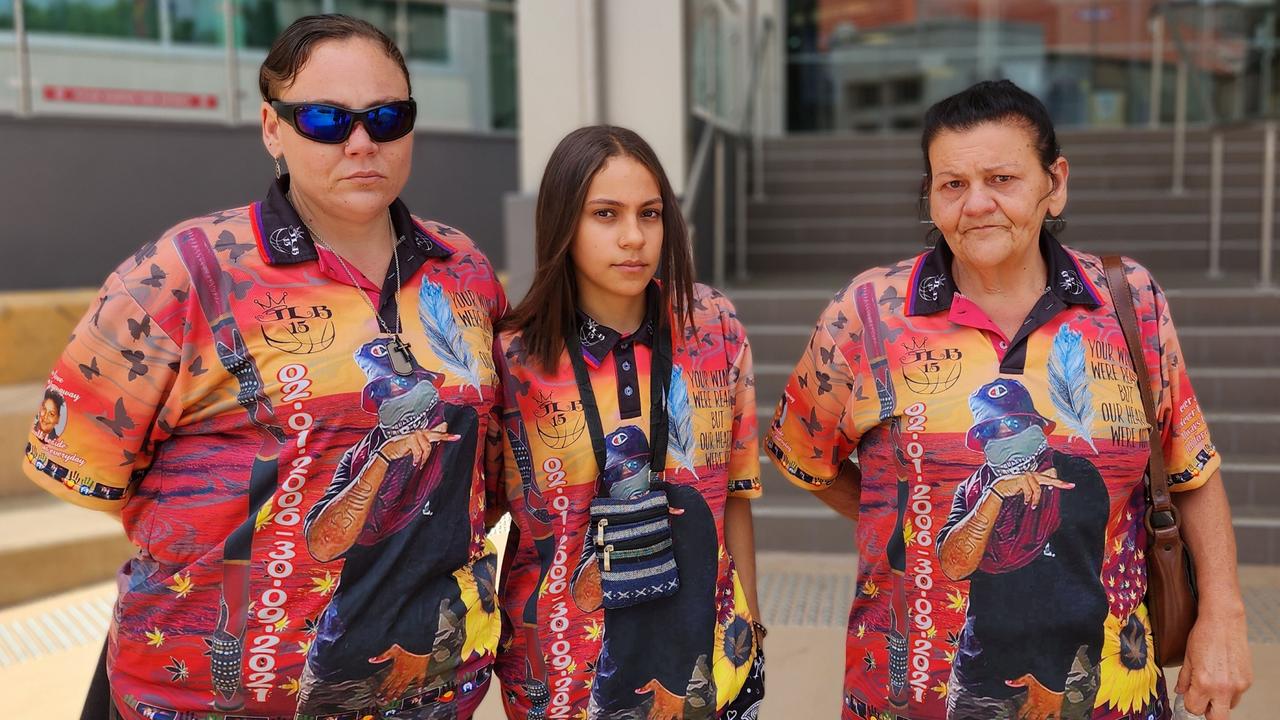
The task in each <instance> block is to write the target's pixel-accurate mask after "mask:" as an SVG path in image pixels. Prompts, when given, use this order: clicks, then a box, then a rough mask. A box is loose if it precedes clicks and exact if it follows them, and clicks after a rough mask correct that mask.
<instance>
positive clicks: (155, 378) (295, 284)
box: [25, 176, 506, 720]
mask: <svg viewBox="0 0 1280 720" xmlns="http://www.w3.org/2000/svg"><path fill="white" fill-rule="evenodd" d="M287 188H288V176H286V177H285V178H284V179H283V180H281V181H279V182H277V183H276V184H275V185H273V186H272V188H271V190H270V192H269V194H268V195H267V197H266V198H265V199H264V200H263V201H262V202H256V203H253V204H252V205H249V206H247V207H242V208H237V209H233V210H227V211H222V212H216V213H213V214H210V215H207V216H203V217H199V218H195V219H193V220H190V221H187V222H184V223H182V224H180V225H177V226H176V227H174V228H173V229H172V230H170V231H168V232H166V233H165V235H164V236H163V237H162V238H161V239H160V240H159V241H157V242H153V243H149V244H147V245H145V246H143V247H142V248H141V249H140V250H138V251H137V252H136V253H134V255H133V256H132V257H130V258H128V259H127V260H125V262H123V263H122V264H121V265H120V266H119V267H118V268H117V269H116V270H115V272H113V273H112V274H111V275H110V277H108V278H107V281H106V283H105V284H104V285H103V286H102V290H101V292H100V293H99V296H98V298H97V300H96V301H95V302H94V303H93V304H92V307H91V308H90V310H89V312H88V313H87V314H86V315H85V317H84V318H83V319H82V320H81V321H80V323H79V325H78V326H77V327H76V330H75V333H74V335H73V336H72V339H71V341H70V343H69V345H68V346H67V348H66V350H65V351H64V352H63V354H62V356H61V358H60V359H59V361H58V362H57V364H56V365H55V367H54V369H53V372H52V373H51V375H50V378H49V381H48V384H47V391H46V396H45V397H46V398H48V397H51V396H52V397H56V398H58V401H57V402H55V403H53V404H60V406H61V408H62V410H61V413H62V415H61V417H60V418H59V419H58V420H57V421H56V422H55V423H54V425H55V427H56V428H57V431H56V432H55V433H49V432H44V431H42V430H41V425H40V422H39V421H37V424H36V426H35V427H34V428H33V430H32V433H31V436H30V438H29V441H28V445H27V450H26V465H25V469H26V472H27V474H28V475H29V476H30V477H31V478H32V479H33V480H34V481H35V482H36V483H37V484H39V485H40V486H41V487H43V488H45V489H46V490H48V491H50V492H52V493H53V494H55V495H57V496H59V497H62V498H64V499H66V500H69V501H71V502H74V503H77V504H81V505H84V506H86V507H90V508H93V509H98V510H108V511H112V512H117V513H121V517H122V520H123V523H124V529H125V532H126V534H127V535H128V537H129V539H130V540H131V541H132V542H133V543H134V545H136V546H137V555H136V556H135V557H134V558H133V559H132V560H130V561H129V562H128V563H127V564H126V565H125V566H124V567H123V568H122V569H121V571H120V575H119V585H120V597H119V599H118V601H117V604H116V609H115V613H114V620H113V623H112V626H111V632H110V647H109V666H110V675H111V686H112V692H113V695H114V697H115V702H116V704H117V705H118V706H119V708H120V710H121V712H122V714H123V715H124V717H126V718H130V719H131V720H132V719H136V718H142V717H159V718H169V717H176V713H183V714H182V715H181V716H182V717H194V716H196V715H198V716H199V717H202V718H204V717H210V718H222V717H236V718H239V717H252V718H278V717H294V714H295V713H298V714H299V715H300V716H302V717H309V716H319V715H325V716H328V715H333V716H336V717H343V718H346V717H364V716H365V715H369V714H377V715H378V716H381V717H401V716H402V715H401V714H399V713H404V714H406V715H407V714H408V713H409V711H410V710H412V709H414V708H417V707H419V706H422V705H424V704H426V703H430V702H448V701H451V700H455V699H458V698H461V697H462V696H464V695H466V694H467V693H468V692H472V691H474V690H476V689H479V688H482V687H483V685H484V681H485V680H486V679H487V678H488V667H489V665H490V664H491V662H492V659H493V655H494V652H495V650H496V647H497V640H498V631H499V623H498V619H497V618H498V615H497V607H496V598H495V591H494V584H495V576H496V567H495V556H494V552H493V548H492V546H491V544H490V543H488V541H487V540H486V536H485V526H484V514H485V507H484V501H485V497H484V484H483V475H482V467H483V460H482V457H483V445H484V443H483V438H484V437H485V433H486V432H487V429H488V426H489V423H490V422H491V420H490V415H491V412H492V410H493V407H494V402H495V397H496V387H497V385H496V374H495V369H494V367H493V362H492V357H491V348H492V340H493V334H492V326H493V322H494V321H495V320H496V319H497V318H498V317H499V316H500V315H501V314H502V313H503V312H504V311H505V309H506V300H505V297H504V295H503V292H502V289H501V286H500V285H499V282H498V280H497V278H496V276H495V274H494V271H493V269H492V267H491V266H490V265H489V263H488V261H487V260H486V259H485V257H484V255H483V254H482V253H481V252H480V251H479V250H478V249H477V248H476V246H475V244H474V243H473V242H472V241H471V240H470V239H469V238H468V237H467V236H466V235H464V234H462V233H461V232H459V231H457V230H455V229H453V228H450V227H448V226H446V225H443V224H441V223H436V222H430V221H423V220H419V219H417V218H415V217H413V216H411V215H410V214H409V211H408V209H407V208H406V207H405V205H404V204H403V203H402V202H400V201H399V200H397V201H395V202H394V203H393V204H392V205H391V206H390V208H389V211H390V214H391V220H392V225H393V228H394V233H395V236H396V238H397V240H396V242H397V244H396V259H397V262H398V263H399V267H398V270H399V275H400V278H401V284H402V288H401V290H400V292H399V295H398V296H397V295H396V292H395V288H396V280H395V269H394V268H389V269H388V274H387V277H386V278H384V279H382V283H381V285H382V291H381V292H379V290H378V285H376V284H374V283H372V282H370V281H369V280H368V279H366V278H364V277H363V276H362V275H359V273H358V271H353V272H354V273H355V275H356V282H357V284H358V285H359V287H355V286H353V285H352V280H351V279H350V276H349V275H348V274H347V272H346V271H344V269H343V268H342V266H341V264H340V263H339V261H338V258H337V257H336V256H334V255H333V254H331V253H329V252H328V251H327V250H324V249H321V248H318V247H317V245H316V244H315V243H314V242H313V240H312V238H311V236H310V234H309V232H308V230H307V228H306V226H305V225H304V224H303V223H302V222H301V220H300V219H299V217H298V215H297V213H296V212H295V211H294V209H293V207H292V206H291V204H290V203H289V201H288V199H287V197H286V194H285V193H286V191H287ZM360 293H366V294H367V297H368V298H369V300H370V301H371V302H372V303H373V304H374V305H375V306H376V307H378V308H379V311H380V313H379V314H380V315H381V317H382V319H383V322H385V323H386V324H387V327H388V328H391V329H395V325H396V322H397V320H396V318H397V312H396V308H397V307H398V309H399V313H398V316H399V322H400V323H401V324H402V332H401V337H402V338H403V339H404V340H405V341H406V342H407V343H408V344H409V346H410V352H411V354H412V356H413V361H412V367H411V368H408V369H407V372H405V373H400V372H397V370H396V366H395V364H394V363H393V362H392V360H393V358H392V357H391V354H392V352H393V348H392V346H391V344H390V341H389V337H388V335H387V334H385V333H384V332H383V331H382V330H381V329H380V328H379V326H378V323H377V321H376V320H375V317H374V314H373V311H372V310H371V308H370V307H369V306H368V304H366V302H365V299H363V298H361V297H360V295H359V294H360ZM44 424H45V426H48V425H49V424H50V423H49V422H48V421H46V422H45V423H44ZM441 424H443V425H445V426H447V428H448V432H450V433H455V434H458V435H460V439H458V440H456V441H454V442H447V443H439V444H437V445H436V446H435V447H434V449H433V450H432V452H431V454H430V456H429V457H427V458H425V459H423V460H422V461H421V462H419V463H417V464H415V463H414V461H413V459H412V457H411V456H405V457H392V456H394V455H395V450H394V447H393V445H392V444H391V443H394V442H395V441H396V440H397V439H400V438H402V437H403V436H404V435H405V434H406V433H410V432H414V431H416V430H422V429H426V428H433V427H437V426H439V425H441ZM379 451H383V456H385V457H388V458H390V459H388V460H387V461H386V462H385V465H384V464H383V462H384V461H383V460H382V459H380V458H381V457H383V456H379V455H377V453H378V452H379ZM376 479H380V484H379V485H378V487H377V488H376V489H372V490H370V488H369V487H368V486H363V485H362V488H363V489H361V490H359V491H355V490H351V488H352V487H353V486H354V485H355V484H356V481H357V480H360V482H361V483H364V482H365V481H366V480H367V481H368V482H371V483H372V482H374V480H376ZM375 484H377V483H375ZM360 493H364V495H363V496H362V497H361V498H360V502H357V503H354V504H352V503H351V502H350V501H352V500H353V498H352V495H353V494H360ZM357 506H358V507H357ZM395 648H399V650H402V651H404V652H405V653H408V654H409V655H412V656H413V658H419V659H422V658H428V657H429V663H427V661H426V660H425V659H422V660H418V661H419V662H422V663H424V665H423V667H424V668H425V670H424V671H423V672H422V673H420V674H418V675H417V677H415V679H414V680H413V681H412V682H411V683H409V686H408V688H407V689H406V690H405V691H404V692H403V693H402V694H400V695H399V696H398V697H392V698H384V699H383V700H382V701H379V700H376V699H373V698H372V696H371V691H369V689H370V688H374V689H378V688H381V687H382V685H381V683H382V681H383V680H384V679H385V677H386V676H387V674H388V673H389V672H390V668H391V666H392V661H391V660H388V659H387V658H389V657H392V656H394V655H396V654H397V652H398V651H397V650H396V649H395ZM405 657H406V658H408V656H405ZM378 658H382V659H381V660H379V659H378ZM413 658H409V660H413ZM304 665H305V667H306V672H305V673H304ZM361 688H363V690H359V689H361ZM358 690H359V691H358ZM362 693H363V694H362ZM327 696H332V697H338V696H341V697H343V698H345V699H344V700H342V701H341V702H338V701H334V702H330V701H325V700H322V699H320V698H323V697H327ZM300 698H311V700H310V701H308V703H307V704H304V705H301V706H300V704H299V702H300Z"/></svg>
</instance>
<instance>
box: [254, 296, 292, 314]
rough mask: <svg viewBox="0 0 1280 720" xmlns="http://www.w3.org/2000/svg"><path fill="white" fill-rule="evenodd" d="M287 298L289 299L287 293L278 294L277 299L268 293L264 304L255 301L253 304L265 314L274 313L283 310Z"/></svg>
mask: <svg viewBox="0 0 1280 720" xmlns="http://www.w3.org/2000/svg"><path fill="white" fill-rule="evenodd" d="M288 297H289V293H287V292H282V293H280V297H279V298H278V299H277V298H274V297H272V296H271V293H270V292H268V293H267V299H266V302H263V301H262V300H257V299H255V300H254V301H253V303H254V304H255V305H257V306H258V307H260V308H262V309H263V311H265V312H275V311H276V310H283V309H284V308H285V304H284V301H285V300H286V299H287V298H288Z"/></svg>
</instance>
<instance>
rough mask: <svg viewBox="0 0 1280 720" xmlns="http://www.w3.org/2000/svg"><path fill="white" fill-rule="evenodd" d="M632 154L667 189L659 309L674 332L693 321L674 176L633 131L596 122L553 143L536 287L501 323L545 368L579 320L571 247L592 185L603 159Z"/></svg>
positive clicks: (538, 227)
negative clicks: (519, 336)
mask: <svg viewBox="0 0 1280 720" xmlns="http://www.w3.org/2000/svg"><path fill="white" fill-rule="evenodd" d="M614 157H629V158H632V159H634V160H635V161H636V162H638V163H640V164H641V165H643V166H644V167H645V168H646V169H647V170H648V171H649V172H650V173H651V174H652V175H653V177H654V179H655V180H656V181H657V183H658V188H659V190H660V191H661V195H662V259H661V265H660V267H659V269H658V274H659V275H660V276H661V277H662V280H663V281H662V283H660V285H661V297H662V307H663V308H666V309H667V310H668V311H669V313H670V314H669V316H668V317H670V318H671V322H672V325H673V326H674V329H675V331H676V333H677V334H676V337H677V338H678V337H681V336H682V335H683V333H684V328H685V323H686V322H688V323H690V324H692V322H693V310H692V306H693V260H692V255H691V253H690V248H689V230H688V228H686V227H685V223H684V216H683V215H681V214H680V204H679V202H677V200H676V195H675V192H674V191H672V189H671V182H670V181H669V180H668V179H667V174H666V172H665V171H663V169H662V163H660V162H658V156H657V155H656V154H654V152H653V148H651V147H649V143H647V142H645V141H644V139H643V138H641V137H640V136H639V135H637V134H636V133H635V132H634V131H631V130H628V129H626V128H621V127H615V126H612V125H591V126H588V127H584V128H579V129H577V130H574V131H573V132H571V133H569V134H568V135H566V136H565V137H564V139H563V140H561V141H560V144H559V145H557V146H556V149H555V151H554V152H552V153H551V159H550V160H548V161H547V168H546V170H544V171H543V173H542V185H541V186H540V187H539V188H538V206H537V213H536V220H535V223H534V227H535V237H536V240H535V254H536V257H537V264H536V268H535V269H534V278H533V285H532V287H530V288H529V292H528V293H527V294H526V295H525V296H524V299H523V300H521V301H520V304H519V305H518V306H517V307H516V308H515V309H514V310H512V311H511V312H510V313H509V314H508V315H507V316H506V317H505V318H503V319H502V321H501V322H500V323H499V324H498V330H499V331H503V330H516V331H519V332H521V333H523V336H524V346H525V350H526V352H528V354H529V356H530V357H531V358H532V359H533V361H534V363H536V365H537V366H538V367H539V368H540V369H541V370H543V371H545V372H554V371H555V369H556V367H557V365H558V364H559V360H560V353H561V352H562V351H563V350H564V334H565V331H566V330H567V329H570V328H572V327H573V326H574V322H575V320H574V309H575V308H576V307H577V299H578V287H577V276H576V274H575V271H574V267H573V259H572V256H571V255H570V253H569V250H570V248H571V247H572V245H573V239H574V237H575V236H576V235H577V233H578V221H579V219H580V217H581V215H582V207H583V204H584V203H585V202H586V198H587V189H588V188H589V187H590V185H591V181H592V179H594V178H595V176H596V173H598V172H600V169H601V168H603V167H604V164H605V162H606V161H608V160H609V159H610V158H614Z"/></svg>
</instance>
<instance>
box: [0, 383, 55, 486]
mask: <svg viewBox="0 0 1280 720" xmlns="http://www.w3.org/2000/svg"><path fill="white" fill-rule="evenodd" d="M46 370H47V369H46ZM43 393H44V383H43V382H39V383H21V384H16V385H0V499H5V500H7V499H8V498H14V497H31V496H44V495H45V492H44V491H43V490H41V489H40V488H38V487H36V485H35V483H33V482H31V481H30V480H28V479H27V476H26V475H24V474H23V472H22V465H21V460H22V454H23V452H24V451H25V450H26V446H27V432H28V431H30V430H31V425H32V423H33V422H35V416H36V409H37V408H38V407H39V406H40V397H41V395H43Z"/></svg>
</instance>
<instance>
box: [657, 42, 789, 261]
mask: <svg viewBox="0 0 1280 720" xmlns="http://www.w3.org/2000/svg"><path fill="white" fill-rule="evenodd" d="M751 21H752V22H755V19H754V18H752V20H751ZM773 29H774V24H773V22H772V20H771V19H770V18H765V19H764V20H763V22H762V23H761V31H762V32H761V33H760V36H759V37H758V38H757V41H756V47H755V48H754V49H753V51H752V58H751V74H750V76H749V80H748V82H747V93H746V98H744V100H743V106H742V111H741V112H740V113H739V114H738V118H739V122H738V124H737V125H736V126H733V125H730V124H729V123H727V122H725V121H724V120H723V119H722V118H719V117H716V116H715V115H714V114H712V113H710V112H708V111H706V110H704V109H702V108H693V109H691V110H690V115H692V116H693V117H696V118H698V119H699V120H701V121H702V122H703V127H702V134H701V135H700V136H699V138H698V145H697V148H696V149H695V150H694V154H693V161H692V162H691V163H690V164H689V175H688V176H687V178H686V180H685V185H684V187H685V196H684V199H683V201H682V202H681V203H680V210H681V212H683V213H684V216H685V217H686V218H688V219H690V220H692V218H693V213H694V210H696V209H697V207H698V200H699V198H700V195H701V185H702V178H703V175H704V174H705V173H706V167H707V159H708V157H709V156H711V155H712V154H713V153H714V162H715V183H714V185H715V187H714V188H713V193H714V197H713V201H714V204H715V220H714V222H715V227H714V228H713V231H712V232H713V235H712V282H713V284H715V285H717V286H720V285H723V284H724V279H725V277H724V276H725V250H726V249H727V248H726V246H725V242H726V241H725V233H724V226H725V217H724V215H725V204H726V203H725V197H724V194H725V184H726V183H725V168H724V164H725V157H726V152H725V148H724V143H725V141H726V139H727V138H729V139H733V140H740V139H741V138H742V137H743V136H746V135H749V134H752V133H758V132H759V127H758V123H756V122H754V117H753V111H754V109H755V107H756V106H755V100H756V96H757V95H758V94H759V92H760V82H759V80H760V70H761V66H762V65H763V60H764V55H765V53H766V52H767V50H768V42H769V36H770V34H771V33H772V32H773ZM752 137H753V139H755V138H754V135H752ZM756 142H757V143H758V142H759V141H758V139H756ZM736 156H737V157H738V158H741V153H736ZM742 172H744V170H743V169H742V168H741V167H739V168H738V174H741V173H742ZM736 185H737V191H736V199H737V203H736V206H737V207H738V208H739V212H738V213H737V214H738V215H739V218H741V216H742V215H743V213H742V212H741V209H742V206H743V205H744V204H745V203H746V186H745V183H742V182H739V183H737V184H736ZM736 225H737V228H736V233H735V246H736V247H737V251H738V255H739V257H738V259H737V261H736V262H735V275H736V276H737V278H738V279H739V280H743V279H745V278H746V263H745V258H744V256H745V253H746V234H745V225H746V223H745V222H738V223H736ZM692 230H693V224H692V222H690V231H691V232H692Z"/></svg>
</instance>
